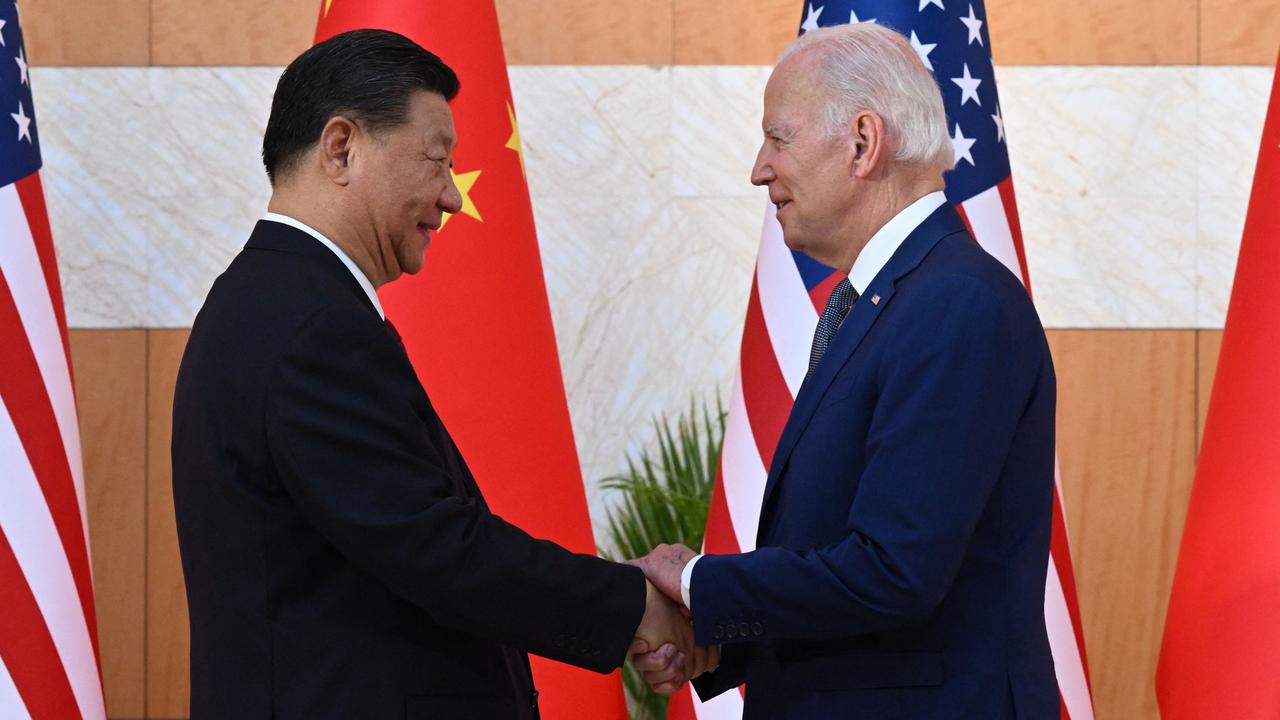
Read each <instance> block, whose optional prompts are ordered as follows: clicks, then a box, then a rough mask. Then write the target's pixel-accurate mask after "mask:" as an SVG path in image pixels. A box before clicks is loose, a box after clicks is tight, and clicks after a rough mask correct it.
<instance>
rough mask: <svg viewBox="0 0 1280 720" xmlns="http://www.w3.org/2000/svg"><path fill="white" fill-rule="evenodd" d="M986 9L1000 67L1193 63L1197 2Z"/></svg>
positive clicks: (1007, 2) (1006, 2)
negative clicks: (990, 20) (992, 19)
mask: <svg viewBox="0 0 1280 720" xmlns="http://www.w3.org/2000/svg"><path fill="white" fill-rule="evenodd" d="M1224 1H1225V0H1224ZM1264 1H1265V0H1264ZM986 7H987V15H988V16H989V17H992V18H995V21H994V22H992V23H991V25H989V26H988V28H987V29H988V30H989V31H990V32H991V46H992V48H993V49H994V51H995V60H996V62H997V63H999V64H1001V65H1194V64H1196V40H1197V38H1196V11H1197V0H1120V1H1119V2H1117V1H1116V0H1080V1H1079V2H1067V3H1064V2H1059V1H1058V0H987V3H986Z"/></svg>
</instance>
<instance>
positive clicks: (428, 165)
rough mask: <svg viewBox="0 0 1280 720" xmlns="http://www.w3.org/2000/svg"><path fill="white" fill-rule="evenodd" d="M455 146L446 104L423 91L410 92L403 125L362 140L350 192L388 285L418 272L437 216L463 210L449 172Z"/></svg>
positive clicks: (438, 220) (354, 163)
mask: <svg viewBox="0 0 1280 720" xmlns="http://www.w3.org/2000/svg"><path fill="white" fill-rule="evenodd" d="M456 142H457V135H456V134H455V133H454V129H453V113H452V112H451V111H450V110H449V104H448V102H446V101H445V99H444V97H442V96H440V95H438V94H436V93H431V92H425V91H418V92H415V93H414V95H413V97H412V99H411V101H410V107H409V118H408V121H407V122H406V123H404V124H402V125H399V126H396V127H393V128H389V129H385V130H382V131H381V132H379V133H378V134H377V135H375V136H369V135H367V134H366V136H365V137H364V142H363V143H362V144H363V148H362V152H361V154H360V158H359V161H358V162H353V163H352V167H351V171H352V189H353V190H355V191H356V192H357V193H358V194H359V196H360V200H361V202H360V204H361V207H362V210H363V212H364V213H365V215H366V217H363V218H360V222H361V224H362V225H363V226H364V227H365V228H367V230H366V232H367V233H369V236H367V237H366V238H365V241H366V242H370V243H372V248H371V250H373V252H374V254H375V257H376V258H377V261H378V262H379V263H380V264H381V265H382V266H383V268H384V270H385V271H386V272H387V273H388V275H387V278H388V280H392V279H395V278H396V277H398V276H399V275H400V273H402V272H404V273H409V274H413V273H416V272H418V271H419V270H421V269H422V263H423V253H425V252H426V249H427V245H428V244H430V243H431V234H432V232H434V231H435V230H436V229H438V228H439V227H440V221H441V216H442V214H443V213H446V212H449V213H455V212H458V210H459V209H460V208H461V207H462V196H461V195H460V194H459V193H458V188H457V187H456V186H455V185H454V184H453V175H452V173H451V172H450V168H452V167H453V148H454V145H455V144H456Z"/></svg>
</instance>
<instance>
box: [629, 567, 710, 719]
mask: <svg viewBox="0 0 1280 720" xmlns="http://www.w3.org/2000/svg"><path fill="white" fill-rule="evenodd" d="M694 555H695V553H694V552H693V551H692V550H690V549H689V548H687V547H685V546H684V545H659V546H658V547H656V548H654V549H653V551H652V552H650V553H649V554H648V555H646V556H644V557H642V558H637V559H635V560H631V561H629V562H630V564H632V565H635V566H637V567H639V568H640V569H641V570H643V571H644V574H645V577H646V578H647V582H646V583H645V587H646V589H647V592H646V595H645V611H644V617H643V618H642V619H641V620H640V626H639V627H638V628H636V637H635V640H634V641H633V642H632V643H631V648H630V649H629V650H628V652H630V653H631V664H632V665H633V666H634V667H635V668H636V670H638V671H639V672H640V674H641V675H643V676H644V680H645V682H647V683H649V685H650V687H652V688H653V689H654V691H655V692H658V693H661V694H663V695H670V694H671V693H673V692H675V691H676V690H679V689H680V687H681V686H683V685H684V684H685V682H687V681H689V680H692V679H693V678H696V677H698V676H699V675H701V674H702V673H704V672H708V671H710V670H714V669H715V668H716V666H717V665H719V664H720V648H719V646H712V647H699V646H697V645H695V644H694V641H693V625H692V624H690V613H689V609H688V608H686V607H685V606H684V602H683V600H682V599H681V596H680V573H681V572H682V571H683V570H684V566H685V564H687V563H688V562H689V560H691V559H693V557H694Z"/></svg>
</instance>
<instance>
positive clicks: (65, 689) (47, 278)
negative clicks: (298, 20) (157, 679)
mask: <svg viewBox="0 0 1280 720" xmlns="http://www.w3.org/2000/svg"><path fill="white" fill-rule="evenodd" d="M20 22H21V21H20V18H19V17H18V7H17V4H16V2H14V0H0V717H4V718H104V717H105V716H106V711H105V708H104V703H103V696H102V680H101V674H100V671H99V667H98V645H97V642H98V641H97V620H96V618H95V616H94V608H93V579H92V577H91V576H90V570H89V539H88V526H87V523H86V520H85V512H84V507H85V505H84V502H85V499H84V498H85V496H84V471H83V469H82V466H81V463H80V435H79V430H78V427H77V424H76V405H75V395H74V394H73V392H72V385H71V367H70V356H69V354H68V351H67V321H66V316H65V314H64V312H63V307H62V289H61V286H60V284H59V281H58V266H57V262H56V260H55V258H54V254H53V238H52V235H51V234H50V232H49V219H48V215H47V213H46V212H45V206H44V191H43V190H42V189H41V186H40V175H39V172H38V171H39V170H40V147H39V143H38V141H39V133H38V131H37V125H36V119H35V108H34V107H33V106H32V102H31V82H30V76H29V72H28V68H27V57H26V49H25V48H24V47H23V43H22V30H21V25H20Z"/></svg>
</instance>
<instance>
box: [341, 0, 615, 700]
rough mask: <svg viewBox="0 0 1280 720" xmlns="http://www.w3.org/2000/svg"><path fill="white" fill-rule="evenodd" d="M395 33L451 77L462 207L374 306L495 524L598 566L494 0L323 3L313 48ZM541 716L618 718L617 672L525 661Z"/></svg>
mask: <svg viewBox="0 0 1280 720" xmlns="http://www.w3.org/2000/svg"><path fill="white" fill-rule="evenodd" d="M358 28H381V29H386V30H392V31H395V32H398V33H400V34H402V35H405V36H407V37H409V38H412V39H413V40H414V41H415V42H417V43H418V44H419V45H421V46H423V47H424V48H426V49H428V50H430V51H431V52H433V53H435V54H436V55H439V56H440V57H441V58H442V59H443V60H444V61H445V62H446V63H448V65H449V66H450V67H452V68H453V69H454V71H455V72H457V73H458V77H459V79H460V80H461V82H462V91H461V92H460V94H459V95H458V97H457V99H456V100H454V101H453V103H452V108H453V115H454V122H455V125H456V127H457V131H458V137H459V145H458V149H457V151H456V152H455V154H454V165H455V167H454V174H455V178H456V181H457V184H458V189H459V190H460V191H461V192H462V196H463V207H462V210H461V211H460V212H459V213H457V214H456V215H452V216H449V217H448V219H447V220H446V222H445V224H444V226H443V227H442V228H441V229H440V231H439V232H438V233H437V235H436V238H435V240H434V242H432V244H431V247H430V249H429V250H428V251H427V257H426V265H425V268H424V269H423V270H422V272H420V273H418V274H417V275H414V276H406V277H402V278H400V279H399V280H397V281H396V282H394V283H390V284H388V285H386V286H385V287H384V288H383V289H382V291H381V293H380V296H381V300H382V302H383V304H384V306H385V309H386V311H387V316H388V317H390V318H392V319H393V321H394V322H395V323H396V327H397V328H398V329H399V331H400V334H401V335H402V336H403V338H404V342H405V346H406V348H407V349H408V352H409V357H410V358H411V359H412V360H413V364H414V367H416V368H417V370H418V376H419V378H421V380H422V383H423V386H424V387H425V388H426V389H427V392H428V393H429V394H430V396H431V401H432V404H433V405H435V407H436V408H437V410H438V411H439V413H440V416H441V418H443V420H444V422H445V424H446V425H447V426H448V428H449V432H450V434H451V435H452V436H453V439H454V440H455V441H456V442H457V444H458V446H459V447H460V448H461V450H462V454H463V455H464V456H465V457H466V460H467V464H468V466H469V467H470V468H471V470H472V471H473V472H474V473H475V476H476V479H477V481H478V482H479V484H480V487H481V489H482V490H483V491H484V494H485V499H486V501H487V502H488V503H489V505H490V507H491V508H493V510H494V512H496V513H498V514H499V515H502V516H503V517H504V518H506V519H507V520H510V521H511V522H513V523H515V524H516V525H519V526H520V527H521V528H523V529H525V530H526V531H527V532H529V533H530V534H532V535H534V536H536V537H542V538H547V539H550V540H553V541H555V542H557V543H559V544H560V545H563V546H564V547H567V548H569V549H571V550H573V551H575V552H581V553H590V554H595V540H594V538H593V537H592V533H591V520H590V516H589V514H588V511H587V501H586V493H585V491H584V489H583V485H582V473H581V469H580V467H579V465H578V454H577V450H576V448H575V447H574V441H573V431H572V428H571V426H570V424H569V409H568V405H567V403H566V401H565V394H564V381H563V379H562V376H561V373H560V360H559V357H558V355H557V353H556V343H555V334H554V331H553V329H552V326H551V311H550V307H549V306H548V304H547V291H546V286H545V284H544V282H543V276H542V261H541V259H540V257H539V255H538V240H537V235H536V233H535V231H534V225H533V209H532V207H531V205H530V203H529V191H528V186H527V185H526V182H525V176H524V162H523V155H522V148H521V145H520V133H519V130H518V127H517V125H516V116H515V110H514V107H513V105H512V102H511V86H510V84H509V82H508V80H507V65H506V59H505V56H504V54H503V49H502V39H501V37H500V36H499V33H498V16H497V12H496V10H495V8H494V4H493V1H492V0H469V1H468V2H456V0H360V1H359V2H357V1H356V0H322V1H321V7H320V19H319V22H318V24H317V27H316V41H317V42H319V41H321V40H324V39H326V38H329V37H332V36H334V35H337V34H338V33H342V32H346V31H348V30H355V29H358ZM532 660H533V674H534V679H535V681H536V683H537V685H538V687H539V690H540V692H541V694H540V697H539V702H540V704H541V706H542V714H543V717H548V718H575V717H576V718H593V719H594V718H609V717H616V718H625V717H626V706H625V701H624V699H623V694H622V683H621V681H620V680H619V677H618V673H616V672H615V673H614V674H612V675H607V676H606V675H598V674H596V673H592V672H589V671H586V670H579V669H577V668H573V667H570V666H568V665H563V664H560V663H556V662H552V661H550V660H546V659H543V658H536V657H535V658H532Z"/></svg>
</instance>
